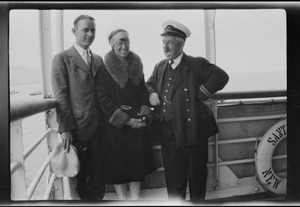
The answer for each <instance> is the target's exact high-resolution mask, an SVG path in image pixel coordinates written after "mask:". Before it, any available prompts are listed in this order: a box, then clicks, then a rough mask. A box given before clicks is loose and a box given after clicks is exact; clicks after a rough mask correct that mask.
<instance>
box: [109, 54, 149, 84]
mask: <svg viewBox="0 0 300 207" xmlns="http://www.w3.org/2000/svg"><path fill="white" fill-rule="evenodd" d="M104 64H105V66H106V69H107V71H108V72H109V74H110V75H111V77H112V78H113V79H114V80H115V81H116V82H117V83H118V84H119V85H120V87H121V88H123V87H124V86H125V85H126V83H127V81H128V79H131V80H132V81H133V83H134V84H135V85H136V86H137V85H138V84H139V83H140V81H141V80H142V79H143V78H144V74H143V64H142V61H141V58H140V57H139V56H138V55H137V54H135V53H134V52H132V51H130V52H129V54H128V56H127V67H126V65H125V64H124V63H123V62H122V61H121V60H120V59H119V58H118V56H117V55H116V54H115V52H114V51H113V50H111V51H109V52H108V53H107V54H106V55H105V56H104Z"/></svg>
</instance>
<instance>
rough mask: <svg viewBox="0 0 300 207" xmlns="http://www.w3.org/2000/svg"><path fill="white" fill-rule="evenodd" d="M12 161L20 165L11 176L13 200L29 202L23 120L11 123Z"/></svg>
mask: <svg viewBox="0 0 300 207" xmlns="http://www.w3.org/2000/svg"><path fill="white" fill-rule="evenodd" d="M10 159H11V163H14V162H17V163H18V165H17V166H18V167H17V168H16V169H15V171H14V173H13V174H12V175H11V199H12V200H13V201H16V200H28V197H27V194H26V179H25V166H24V157H23V140H22V120H18V121H14V122H11V123H10ZM13 165H14V164H13Z"/></svg>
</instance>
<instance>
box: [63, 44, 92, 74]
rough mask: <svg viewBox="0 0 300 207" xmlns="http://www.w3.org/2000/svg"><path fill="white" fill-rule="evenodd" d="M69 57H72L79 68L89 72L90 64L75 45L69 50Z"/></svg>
mask: <svg viewBox="0 0 300 207" xmlns="http://www.w3.org/2000/svg"><path fill="white" fill-rule="evenodd" d="M68 55H69V57H70V58H72V62H73V63H74V65H76V66H77V67H78V68H79V69H81V70H84V71H86V72H87V73H89V69H88V66H87V65H86V64H85V62H84V60H83V59H82V57H81V56H80V54H79V53H78V52H77V50H76V49H75V47H74V46H72V47H71V48H70V50H69V54H68Z"/></svg>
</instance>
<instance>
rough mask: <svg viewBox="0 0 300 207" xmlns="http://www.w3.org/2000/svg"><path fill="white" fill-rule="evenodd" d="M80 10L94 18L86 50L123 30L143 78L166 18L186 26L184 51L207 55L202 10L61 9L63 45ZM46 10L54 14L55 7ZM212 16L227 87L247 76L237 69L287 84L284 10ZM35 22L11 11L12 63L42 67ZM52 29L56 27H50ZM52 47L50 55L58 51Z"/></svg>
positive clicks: (35, 15) (103, 49)
mask: <svg viewBox="0 0 300 207" xmlns="http://www.w3.org/2000/svg"><path fill="white" fill-rule="evenodd" d="M80 14H89V15H91V16H93V17H94V18H95V20H96V38H95V40H94V43H93V44H92V46H91V49H92V50H93V52H95V53H97V54H99V55H100V56H102V57H104V55H105V54H106V53H107V52H108V51H109V50H110V49H111V48H110V45H109V44H108V39H107V37H108V34H109V33H110V32H111V31H112V30H114V29H116V28H124V29H126V30H127V31H128V32H129V35H130V41H131V44H130V47H131V50H132V51H134V52H135V53H137V54H138V55H139V56H140V57H141V59H142V61H143V64H144V73H145V77H146V78H148V77H149V76H150V75H151V73H152V71H153V69H154V66H155V64H156V63H157V62H159V61H160V60H162V59H164V54H163V50H162V41H161V36H160V34H161V33H162V27H161V26H162V23H163V22H164V21H165V20H169V19H173V20H176V21H179V22H181V23H183V24H185V25H186V26H187V27H188V28H189V29H190V30H191V33H192V35H191V36H190V37H189V38H188V39H187V40H186V43H185V47H184V51H185V53H186V54H188V55H192V56H202V57H206V54H205V33H204V12H203V10H199V9H197V10H196V9H195V10H64V12H63V19H64V25H63V34H64V37H63V39H64V49H68V48H69V47H71V46H72V44H74V40H75V38H74V36H73V34H72V32H71V28H72V27H73V21H74V19H75V18H76V17H77V16H79V15H80ZM51 15H53V17H55V11H52V12H51ZM53 19H54V18H53ZM215 20H216V21H215V28H216V64H217V65H218V66H220V67H221V68H223V69H224V70H225V71H226V72H228V73H229V75H231V76H232V77H233V80H231V81H230V82H231V83H230V84H228V85H229V86H228V87H229V88H228V89H230V90H234V88H237V87H236V86H237V85H238V84H240V81H242V82H243V81H244V79H245V80H247V79H246V77H243V79H240V78H237V77H236V74H239V73H245V74H246V73H249V72H257V74H256V75H257V76H258V77H259V74H262V75H263V74H265V73H268V74H269V76H272V74H273V75H274V77H273V78H272V77H264V78H261V80H258V79H257V76H255V77H254V76H253V77H252V78H253V79H254V80H256V81H257V82H258V84H263V83H264V81H268V82H269V83H270V87H272V88H273V87H274V86H275V87H278V88H285V87H286V76H285V73H286V72H285V71H286V14H285V11H284V10H282V9H269V10H267V9H252V10H217V12H216V16H215ZM21 22H22V23H21ZM38 25H39V12H38V10H12V11H11V12H10V48H9V49H10V65H11V66H19V65H21V66H26V67H29V68H40V67H41V60H40V45H39V41H40V39H39V28H38ZM52 30H53V31H55V29H54V28H52ZM53 45H55V42H54V43H53ZM54 50H55V49H54ZM54 50H53V53H52V57H53V56H54V55H55V53H56V52H58V51H54ZM52 57H50V58H52ZM279 73H280V74H279ZM270 74H271V75H270ZM266 78H269V79H268V80H266ZM248 79H249V82H248V85H249V87H251V84H253V81H252V80H251V77H250V76H249V78H248ZM232 81H233V82H232ZM246 85H247V84H246Z"/></svg>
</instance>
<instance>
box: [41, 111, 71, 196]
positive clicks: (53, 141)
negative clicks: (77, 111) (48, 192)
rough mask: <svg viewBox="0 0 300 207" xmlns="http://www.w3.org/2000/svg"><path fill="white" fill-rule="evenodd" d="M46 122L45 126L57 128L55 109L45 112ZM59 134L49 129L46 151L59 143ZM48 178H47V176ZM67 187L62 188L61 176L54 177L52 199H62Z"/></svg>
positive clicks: (49, 172)
mask: <svg viewBox="0 0 300 207" xmlns="http://www.w3.org/2000/svg"><path fill="white" fill-rule="evenodd" d="M46 120H47V121H46V122H47V128H48V129H51V128H57V122H56V110H55V109H52V110H49V111H48V112H47V113H46ZM59 141H60V140H59V136H58V133H57V131H54V130H53V131H51V133H50V134H49V136H48V139H47V143H48V153H51V152H52V149H53V148H54V147H55V146H56V145H57V144H58V143H59ZM50 175H52V171H51V169H50V168H49V171H48V177H49V176H50ZM48 180H49V178H48ZM67 188H68V187H66V188H64V186H63V178H61V177H56V179H55V180H54V183H53V189H54V190H53V191H52V196H53V199H54V200H63V199H64V189H67Z"/></svg>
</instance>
